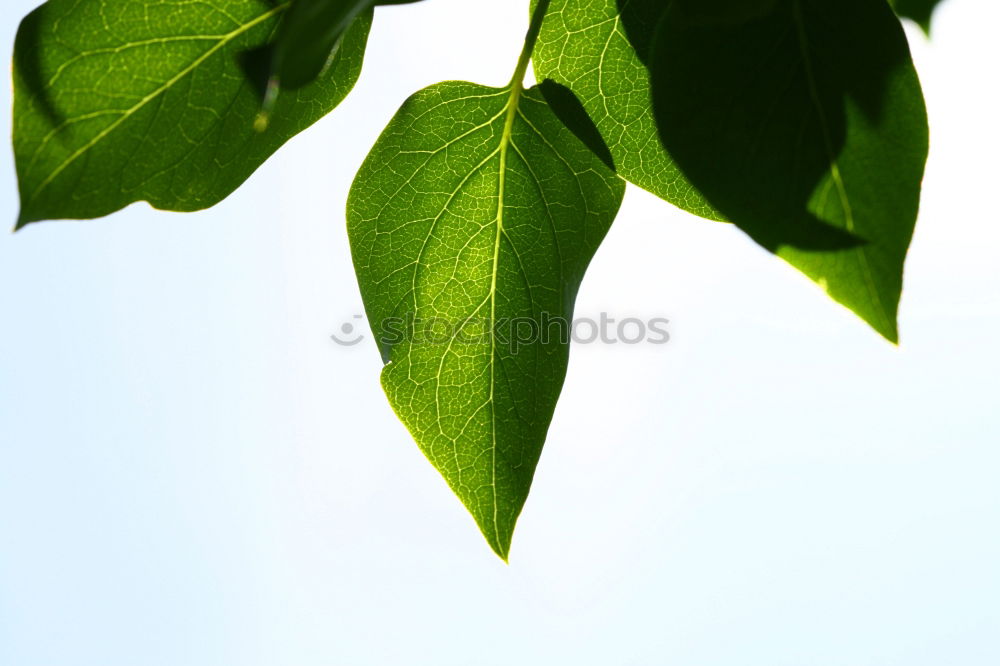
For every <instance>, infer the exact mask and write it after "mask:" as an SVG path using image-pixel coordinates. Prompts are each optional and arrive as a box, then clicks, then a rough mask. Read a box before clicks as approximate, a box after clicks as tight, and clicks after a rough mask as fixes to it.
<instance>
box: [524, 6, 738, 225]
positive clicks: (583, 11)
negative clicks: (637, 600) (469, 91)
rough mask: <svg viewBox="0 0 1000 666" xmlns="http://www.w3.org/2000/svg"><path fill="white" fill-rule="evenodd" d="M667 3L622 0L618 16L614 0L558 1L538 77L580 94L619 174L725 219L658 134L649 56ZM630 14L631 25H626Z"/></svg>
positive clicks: (547, 24) (540, 52) (543, 41)
mask: <svg viewBox="0 0 1000 666" xmlns="http://www.w3.org/2000/svg"><path fill="white" fill-rule="evenodd" d="M534 4H537V1H536V2H535V3H534ZM665 6H666V3H664V2H663V0H633V1H632V2H627V3H623V7H622V10H621V11H622V15H621V16H619V9H618V6H617V4H616V2H615V0H553V2H552V3H551V4H550V5H549V9H548V12H547V14H546V16H545V20H544V22H543V23H542V29H541V33H540V34H539V38H538V43H537V45H536V47H535V52H534V55H533V58H532V62H533V63H534V68H535V76H536V78H537V79H538V80H539V81H544V80H546V79H550V80H552V81H554V82H556V83H558V84H560V85H563V86H565V87H567V88H569V89H570V90H571V91H572V92H573V93H574V94H575V95H576V97H577V98H578V99H579V100H580V102H581V103H582V104H583V107H584V108H585V109H586V111H587V114H588V115H589V116H590V118H591V119H592V120H593V123H594V124H595V125H596V126H597V129H598V130H599V131H600V133H601V136H602V137H603V139H604V142H605V144H606V145H607V147H608V149H609V150H610V152H611V155H612V158H613V160H614V165H615V169H616V170H617V172H618V174H619V175H621V176H622V177H623V178H625V179H626V180H628V181H629V182H632V183H635V184H636V185H638V186H639V187H641V188H643V189H645V190H648V191H650V192H652V193H653V194H656V195H657V196H659V197H661V198H663V199H665V200H667V201H669V202H670V203H672V204H674V205H675V206H678V207H679V208H682V209H684V210H686V211H689V212H691V213H694V214H696V215H700V216H702V217H707V218H710V219H716V220H718V219H722V218H721V217H720V215H719V213H718V212H717V211H715V210H714V209H713V208H712V206H711V205H710V204H709V203H708V202H707V201H706V200H705V199H704V197H702V196H701V194H699V193H698V191H697V190H696V189H694V188H693V187H692V186H691V184H690V182H688V180H687V178H686V177H685V176H684V174H683V173H682V172H681V171H680V169H678V167H677V165H676V164H675V163H674V161H673V160H672V159H671V157H670V155H668V154H667V153H666V151H664V150H663V147H662V146H661V145H660V142H659V139H658V137H657V130H656V123H655V122H654V119H653V115H652V112H651V109H650V85H649V71H648V70H647V68H646V64H645V60H646V58H647V56H648V53H647V51H648V48H649V44H650V41H651V38H652V32H653V29H654V28H655V27H656V23H657V19H658V18H659V16H660V15H661V14H662V13H663V8H664V7H665ZM626 18H627V19H629V26H632V27H633V29H632V31H631V32H626V30H625V28H626V24H625V20H624V19H626ZM569 126H570V127H571V128H573V129H574V130H576V129H577V127H576V125H574V124H572V123H570V125H569Z"/></svg>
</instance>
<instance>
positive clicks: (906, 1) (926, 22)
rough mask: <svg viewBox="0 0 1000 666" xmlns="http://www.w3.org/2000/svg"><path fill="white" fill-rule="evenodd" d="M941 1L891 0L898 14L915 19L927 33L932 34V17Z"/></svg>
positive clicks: (890, 2)
mask: <svg viewBox="0 0 1000 666" xmlns="http://www.w3.org/2000/svg"><path fill="white" fill-rule="evenodd" d="M940 3H941V0H889V4H891V5H892V7H893V9H895V10H896V13H897V14H899V15H900V16H901V17H904V18H908V19H910V20H912V21H914V22H915V23H916V24H917V25H919V26H920V27H921V28H923V31H924V33H925V34H927V35H930V34H931V18H932V17H933V15H934V10H935V9H937V6H938V4H940Z"/></svg>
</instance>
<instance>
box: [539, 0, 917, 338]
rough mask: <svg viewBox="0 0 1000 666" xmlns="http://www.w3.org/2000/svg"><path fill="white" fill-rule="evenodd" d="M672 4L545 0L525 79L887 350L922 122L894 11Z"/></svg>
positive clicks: (674, 196) (646, 179) (862, 3)
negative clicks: (847, 314) (552, 86)
mask: <svg viewBox="0 0 1000 666" xmlns="http://www.w3.org/2000/svg"><path fill="white" fill-rule="evenodd" d="M668 4H669V3H664V2H662V1H661V0H554V1H553V3H552V5H551V6H550V8H549V12H548V16H547V17H546V20H545V24H544V26H543V28H542V32H541V36H540V38H539V41H538V46H537V48H536V51H535V58H534V61H535V71H536V75H537V77H538V78H539V79H546V78H551V79H554V80H555V81H557V82H559V83H561V84H563V85H565V86H567V87H568V88H570V89H571V90H572V91H573V92H574V93H575V94H576V95H577V97H579V98H580V100H581V101H582V103H583V105H584V107H585V108H586V110H587V112H588V113H589V115H590V116H591V117H592V118H593V119H594V122H595V123H596V125H597V127H598V129H599V130H600V133H601V135H602V136H603V138H604V140H605V142H606V143H607V145H608V146H609V148H610V151H611V154H612V155H613V157H614V162H615V165H616V168H617V171H618V173H619V174H620V175H621V176H622V177H624V178H626V179H627V180H629V181H631V182H634V183H636V184H637V185H640V186H641V187H644V188H646V189H648V190H650V191H652V192H654V193H655V194H658V195H659V196H660V197H662V198H664V199H666V200H667V201H670V202H671V203H674V204H676V205H679V206H680V207H682V208H685V209H686V210H689V211H691V212H694V213H697V214H699V215H702V216H704V217H709V218H713V219H726V220H729V221H732V222H734V223H735V224H736V225H737V226H739V227H740V228H741V229H742V230H744V231H745V232H747V233H748V234H750V236H752V237H753V238H754V239H755V240H756V241H757V242H758V243H760V244H761V245H763V246H764V247H766V248H767V249H769V250H771V251H772V252H776V253H777V254H779V255H780V256H781V257H783V258H784V259H786V260H787V261H788V262H789V263H791V264H792V265H793V266H795V267H796V268H798V269H799V270H801V271H802V272H804V273H805V274H806V275H808V276H810V277H811V278H812V279H814V280H815V281H817V282H818V283H820V284H821V285H822V286H824V287H825V288H826V289H827V291H828V293H829V294H830V295H831V296H832V297H833V298H834V299H836V300H837V301H839V302H840V303H843V304H844V305H846V306H847V307H849V308H851V309H852V310H854V311H855V312H856V313H857V314H858V315H860V316H861V317H862V318H864V319H865V320H866V321H868V322H869V323H870V324H871V325H872V326H873V327H874V328H875V329H876V330H877V331H879V332H880V333H881V334H883V335H884V336H885V337H887V338H888V339H890V340H894V341H895V340H896V339H897V337H898V334H897V329H896V310H897V307H898V302H899V296H900V290H901V286H902V268H903V261H904V258H905V255H906V250H907V247H908V245H909V241H910V237H911V235H912V231H913V225H914V221H915V219H916V212H917V206H918V201H919V191H920V181H921V178H922V174H923V167H924V163H925V161H926V156H927V124H926V115H925V111H924V106H923V98H922V95H921V92H920V85H919V82H918V80H917V77H916V73H915V71H914V69H913V66H912V63H911V61H910V56H909V50H908V47H907V44H906V41H905V36H904V35H903V33H902V30H901V29H900V26H899V25H898V22H897V21H896V20H895V18H894V17H893V16H892V13H891V11H890V10H889V8H888V6H887V5H885V4H884V3H882V2H878V1H872V0H847V1H844V2H840V1H839V0H799V1H793V0H676V1H675V2H674V3H673V4H672V5H670V6H671V7H672V10H671V16H672V18H670V20H666V19H664V14H665V12H666V8H667V6H668ZM685 15H686V16H687V18H685ZM796 16H799V17H800V18H799V19H796ZM657 26H659V28H658V32H657ZM653 100H655V105H656V111H655V113H654V110H653V108H652V105H651V101H653ZM679 174H683V176H680V175H679Z"/></svg>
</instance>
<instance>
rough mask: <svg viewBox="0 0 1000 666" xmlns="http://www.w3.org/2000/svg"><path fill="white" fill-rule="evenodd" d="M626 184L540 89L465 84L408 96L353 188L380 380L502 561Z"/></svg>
mask: <svg viewBox="0 0 1000 666" xmlns="http://www.w3.org/2000/svg"><path fill="white" fill-rule="evenodd" d="M623 194H624V183H623V181H621V180H620V179H618V178H617V177H615V176H614V174H613V173H612V172H611V171H610V170H609V169H608V168H607V166H605V164H604V162H602V161H601V160H600V159H599V158H597V157H596V156H595V155H594V154H593V153H592V152H591V151H590V150H589V149H588V148H587V147H586V146H585V145H584V144H583V143H582V142H581V141H580V140H578V139H577V138H576V137H575V136H574V135H573V134H572V133H571V132H569V131H568V130H567V129H566V128H565V127H564V126H563V125H562V123H561V122H560V121H559V119H558V118H557V117H556V116H555V115H554V114H553V112H552V111H551V110H550V108H549V107H548V105H547V103H546V102H545V98H544V97H543V96H542V94H541V93H540V92H539V91H538V90H537V89H532V90H528V91H523V92H522V90H521V88H520V86H519V85H517V84H514V85H512V86H511V87H508V88H499V89H498V88H487V87H485V86H480V85H475V84H471V83H463V82H449V83H441V84H438V85H435V86H431V87H430V88H427V89H425V90H423V91H421V92H419V93H417V94H416V95H414V96H413V97H411V98H410V99H409V100H408V101H407V102H406V103H405V104H404V105H403V107H402V108H401V109H400V110H399V112H398V113H397V114H396V116H395V117H394V118H393V120H392V122H391V123H390V124H389V126H388V127H387V129H386V130H385V133H384V134H383V135H382V137H381V138H380V139H379V140H378V143H377V144H376V145H375V147H374V149H373V150H372V152H371V154H370V155H369V156H368V159H367V160H366V161H365V163H364V165H363V166H362V167H361V170H360V171H359V173H358V176H357V179H356V180H355V182H354V186H353V188H352V190H351V194H350V198H349V201H348V233H349V236H350V240H351V248H352V253H353V256H354V262H355V268H356V271H357V274H358V279H359V282H360V285H361V293H362V296H363V298H364V302H365V309H366V311H367V313H368V318H369V320H370V321H371V324H372V328H373V330H374V332H375V336H376V338H377V339H378V340H379V346H380V349H381V352H382V355H383V358H384V360H385V361H386V363H387V365H386V366H385V368H384V370H383V372H382V385H383V387H384V389H385V391H386V394H387V395H388V397H389V401H390V403H391V404H392V407H393V408H394V409H395V411H396V413H397V414H398V415H399V417H400V418H401V419H402V421H403V422H404V423H405V424H406V426H407V428H408V429H409V430H410V432H411V433H412V434H413V436H414V438H415V439H416V441H417V443H418V445H419V446H420V448H421V450H423V452H424V453H425V454H426V455H427V457H428V458H429V459H430V461H431V462H432V463H433V464H434V466H435V467H436V468H437V469H438V470H439V471H440V472H441V474H442V475H443V476H444V477H445V479H446V480H447V482H448V484H449V485H450V486H451V488H452V489H453V490H454V491H455V493H456V494H457V495H458V496H459V498H461V500H462V501H463V502H464V503H465V505H466V506H467V507H468V509H469V511H470V512H471V513H472V515H473V516H474V517H475V519H476V521H477V523H478V524H479V526H480V528H481V530H482V532H483V534H484V535H485V537H486V539H487V541H488V542H489V543H490V545H491V546H492V548H493V549H494V550H495V551H496V553H497V554H498V555H500V556H501V557H503V558H504V559H506V557H507V554H508V550H509V548H510V541H511V535H512V533H513V530H514V523H515V521H516V520H517V517H518V514H519V513H520V511H521V507H522V506H523V504H524V501H525V499H526V498H527V495H528V489H529V487H530V485H531V479H532V476H533V474H534V470H535V465H536V463H537V462H538V457H539V454H540V453H541V450H542V444H543V442H544V440H545V434H546V431H547V430H548V427H549V422H550V420H551V418H552V413H553V410H554V408H555V404H556V399H557V397H558V395H559V392H560V389H561V387H562V382H563V378H564V376H565V373H566V366H567V361H568V352H569V345H568V343H569V340H568V335H569V323H570V322H571V320H572V314H573V304H574V300H575V297H576V293H577V289H578V288H579V286H580V282H581V280H582V279H583V274H584V271H585V269H586V267H587V265H588V263H589V262H590V259H591V257H592V256H593V254H594V252H595V251H596V250H597V247H598V245H599V244H600V243H601V240H602V239H603V238H604V235H605V233H606V232H607V230H608V228H609V226H610V224H611V222H612V220H613V218H614V216H615V214H616V212H617V210H618V206H619V205H620V203H621V199H622V196H623Z"/></svg>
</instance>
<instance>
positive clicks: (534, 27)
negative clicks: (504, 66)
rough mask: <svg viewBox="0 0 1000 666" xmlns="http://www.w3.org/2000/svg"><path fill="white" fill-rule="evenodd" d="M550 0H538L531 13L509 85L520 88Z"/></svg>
mask: <svg viewBox="0 0 1000 666" xmlns="http://www.w3.org/2000/svg"><path fill="white" fill-rule="evenodd" d="M551 2H552V0H538V4H537V5H535V11H534V12H533V13H532V14H531V25H529V26H528V33H527V34H526V35H525V36H524V48H523V49H522V50H521V56H520V57H519V58H518V59H517V69H515V70H514V76H513V77H511V79H510V87H511V88H514V89H517V90H520V89H521V88H522V86H523V84H524V75H525V73H527V71H528V63H530V62H531V53H532V51H534V50H535V42H537V41H538V33H539V32H540V31H541V29H542V19H544V18H545V13H546V12H547V11H548V10H549V4H550V3H551Z"/></svg>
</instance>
